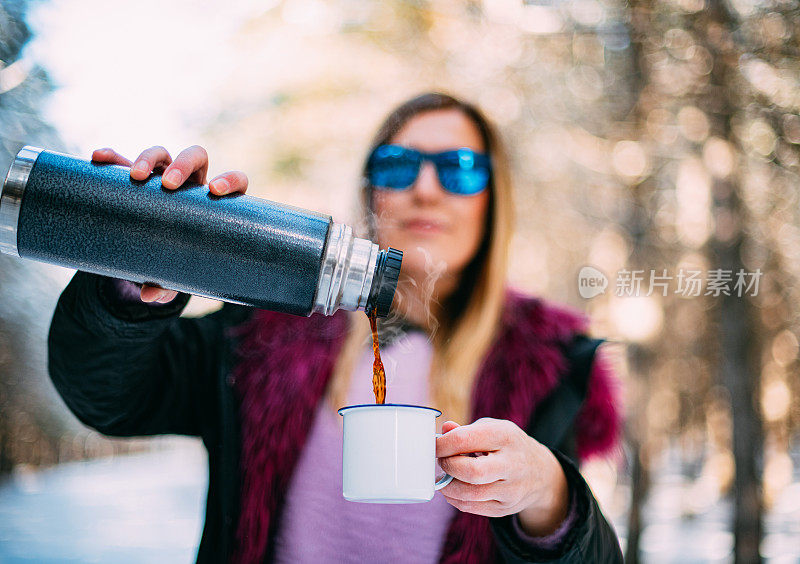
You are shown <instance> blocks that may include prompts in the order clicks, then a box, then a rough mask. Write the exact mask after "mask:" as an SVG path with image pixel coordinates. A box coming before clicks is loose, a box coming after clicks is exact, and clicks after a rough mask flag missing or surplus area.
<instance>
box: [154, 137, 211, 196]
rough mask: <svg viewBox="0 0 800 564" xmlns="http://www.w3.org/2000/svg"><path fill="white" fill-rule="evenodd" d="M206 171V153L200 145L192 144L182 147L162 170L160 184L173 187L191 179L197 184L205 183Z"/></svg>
mask: <svg viewBox="0 0 800 564" xmlns="http://www.w3.org/2000/svg"><path fill="white" fill-rule="evenodd" d="M207 173H208V153H206V150H205V149H203V148H202V147H201V146H200V145H192V146H191V147H189V148H187V149H184V150H183V151H181V152H180V154H179V155H178V156H177V157H175V160H174V161H173V162H172V164H170V165H169V166H168V167H167V168H166V169H165V170H164V176H163V177H162V178H161V184H163V185H164V188H170V189H174V188H177V187H179V186H180V185H181V184H183V183H184V182H186V181H187V180H189V179H191V180H192V181H193V182H197V183H198V184H205V183H206V174H207Z"/></svg>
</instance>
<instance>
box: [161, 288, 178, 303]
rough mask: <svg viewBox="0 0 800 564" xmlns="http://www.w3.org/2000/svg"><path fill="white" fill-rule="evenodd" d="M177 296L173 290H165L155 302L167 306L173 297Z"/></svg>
mask: <svg viewBox="0 0 800 564" xmlns="http://www.w3.org/2000/svg"><path fill="white" fill-rule="evenodd" d="M177 295H178V292H176V291H175V290H166V291H165V293H164V295H163V296H162V297H160V298H158V300H156V301H157V302H159V303H162V304H168V303H169V302H171V301H172V300H174V299H175V296H177Z"/></svg>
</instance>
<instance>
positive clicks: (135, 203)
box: [0, 147, 403, 317]
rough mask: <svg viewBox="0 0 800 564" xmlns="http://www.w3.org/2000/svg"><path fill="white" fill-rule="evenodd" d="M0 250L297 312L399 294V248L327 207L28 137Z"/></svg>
mask: <svg viewBox="0 0 800 564" xmlns="http://www.w3.org/2000/svg"><path fill="white" fill-rule="evenodd" d="M0 251H2V252H4V253H7V254H12V255H17V256H20V257H22V258H27V259H32V260H37V261H41V262H47V263H50V264H56V265H59V266H65V267H68V268H74V269H77V270H83V271H87V272H93V273H96V274H102V275H106V276H113V277H115V278H122V279H125V280H132V281H134V282H146V283H150V284H157V285H159V286H162V287H164V288H169V289H172V290H178V291H181V292H188V293H190V294H196V295H199V296H206V297H209V298H214V299H217V300H223V301H226V302H233V303H240V304H245V305H251V306H255V307H258V308H262V309H269V310H273V311H282V312H286V313H292V314H296V315H306V316H307V315H311V314H312V313H313V312H320V313H323V314H325V315H331V314H333V313H334V312H335V311H336V310H337V309H346V310H350V311H355V310H359V309H360V310H364V311H365V312H367V313H369V312H371V311H372V310H373V309H374V308H376V309H377V315H378V316H379V317H385V316H386V315H387V314H388V312H389V308H390V306H391V304H392V299H393V297H394V293H395V289H396V287H397V278H398V276H399V272H400V263H401V261H402V256H403V253H402V252H400V251H398V250H396V249H392V248H391V247H390V248H389V249H387V250H379V249H378V246H377V245H376V244H374V243H372V242H371V241H368V240H366V239H360V238H357V237H354V236H353V230H352V229H351V228H350V227H348V226H347V225H344V224H341V223H336V222H334V221H333V220H332V218H331V216H329V215H325V214H321V213H317V212H313V211H308V210H304V209H300V208H297V207H293V206H288V205H284V204H280V203H277V202H272V201H270V200H264V199H261V198H254V197H252V196H247V195H245V194H232V195H226V196H214V195H212V194H211V193H210V192H209V190H208V187H207V186H204V185H199V184H187V185H184V186H182V187H181V188H179V189H178V190H167V189H166V188H164V187H163V186H162V185H161V176H160V175H156V174H154V175H151V176H150V178H149V179H147V180H146V181H136V180H133V179H131V177H130V172H129V169H128V168H127V167H123V166H118V165H111V164H98V163H92V162H90V161H87V160H84V159H79V158H76V157H72V156H69V155H63V154H60V153H56V152H53V151H46V150H42V149H37V148H34V147H24V148H23V149H22V150H21V151H20V152H19V153H18V154H17V156H16V158H15V159H14V162H13V164H12V165H11V168H10V169H9V171H8V175H7V176H6V179H5V182H4V183H3V188H2V193H0Z"/></svg>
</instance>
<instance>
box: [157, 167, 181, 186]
mask: <svg viewBox="0 0 800 564" xmlns="http://www.w3.org/2000/svg"><path fill="white" fill-rule="evenodd" d="M164 180H166V181H167V182H169V183H170V184H174V185H175V186H178V185H180V183H181V181H182V180H183V177H182V176H181V173H180V172H178V171H177V170H172V171H170V172H169V174H167V175H166V176H165V177H164ZM162 183H163V181H162Z"/></svg>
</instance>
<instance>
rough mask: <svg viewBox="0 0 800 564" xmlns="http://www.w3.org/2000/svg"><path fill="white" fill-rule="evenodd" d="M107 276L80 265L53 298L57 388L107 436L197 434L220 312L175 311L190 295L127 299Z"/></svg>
mask: <svg viewBox="0 0 800 564" xmlns="http://www.w3.org/2000/svg"><path fill="white" fill-rule="evenodd" d="M112 280H113V279H111V278H107V277H104V276H99V275H96V274H89V273H86V272H80V271H79V272H77V273H76V274H75V276H74V277H73V278H72V280H71V281H70V283H69V284H68V285H67V287H66V289H65V290H64V291H63V292H62V294H61V297H60V298H59V300H58V303H57V305H56V309H55V312H54V314H53V319H52V321H51V324H50V332H49V336H48V371H49V373H50V378H51V379H52V381H53V384H54V385H55V387H56V389H57V390H58V393H59V394H60V395H61V397H62V398H63V400H64V402H65V403H66V405H67V407H69V409H70V410H71V411H72V413H73V414H75V416H76V417H77V418H78V419H79V420H80V421H81V422H83V423H84V424H86V425H88V426H89V427H92V428H94V429H96V430H98V431H99V432H101V433H103V434H106V435H112V436H136V435H156V434H182V435H201V434H202V427H201V426H202V421H203V419H204V418H207V414H206V415H205V416H201V415H202V414H203V413H204V410H205V409H211V408H212V406H213V405H214V402H213V398H212V397H211V396H212V394H214V390H215V388H214V385H213V381H214V378H215V376H216V374H217V373H218V370H219V365H218V363H219V361H220V359H219V356H220V354H221V346H220V343H221V342H222V324H221V323H220V319H219V316H218V315H217V313H218V312H215V314H211V315H207V316H205V317H202V318H194V319H192V318H181V317H179V316H180V313H181V311H182V310H183V308H184V307H185V306H186V303H187V302H188V300H189V295H188V294H179V295H178V297H176V298H175V299H174V300H173V301H172V302H170V303H169V304H167V305H162V306H151V305H148V304H145V303H135V304H130V303H128V304H125V303H124V302H122V301H119V300H115V299H114V296H113V295H112V294H113V289H112V287H111V285H110V283H111V281H112Z"/></svg>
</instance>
